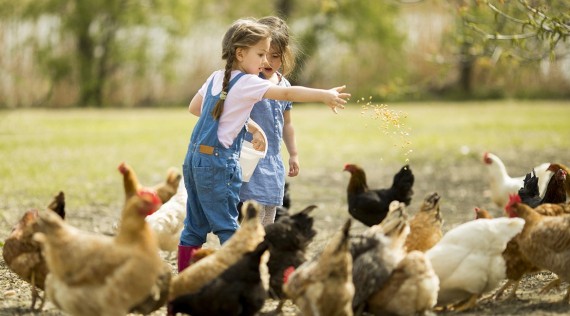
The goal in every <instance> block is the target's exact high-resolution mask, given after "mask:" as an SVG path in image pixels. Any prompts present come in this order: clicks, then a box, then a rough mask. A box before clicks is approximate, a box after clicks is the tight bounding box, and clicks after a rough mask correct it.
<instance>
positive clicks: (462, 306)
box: [452, 294, 479, 312]
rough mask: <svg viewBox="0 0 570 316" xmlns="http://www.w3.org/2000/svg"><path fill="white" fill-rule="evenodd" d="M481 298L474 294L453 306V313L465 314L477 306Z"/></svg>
mask: <svg viewBox="0 0 570 316" xmlns="http://www.w3.org/2000/svg"><path fill="white" fill-rule="evenodd" d="M478 298H479V294H473V295H471V297H469V298H468V299H466V300H464V301H461V302H459V303H457V304H454V305H453V308H452V309H453V311H455V312H463V311H466V310H468V309H470V308H472V307H473V306H475V305H476V304H477V299H478Z"/></svg>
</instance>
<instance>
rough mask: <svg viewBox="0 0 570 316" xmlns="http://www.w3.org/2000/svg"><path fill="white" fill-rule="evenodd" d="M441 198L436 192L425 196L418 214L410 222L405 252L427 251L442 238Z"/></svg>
mask: <svg viewBox="0 0 570 316" xmlns="http://www.w3.org/2000/svg"><path fill="white" fill-rule="evenodd" d="M440 199H441V197H440V196H439V194H437V192H432V193H429V194H427V195H426V197H425V198H424V201H423V203H422V205H421V206H420V210H419V212H418V213H417V214H416V215H414V217H412V219H411V220H410V234H409V235H408V238H407V239H406V250H407V251H408V252H411V251H413V250H419V251H422V252H425V251H427V250H428V249H430V248H431V247H433V246H434V245H435V244H436V243H437V242H438V241H439V240H440V239H441V236H443V232H442V230H441V227H442V225H443V219H442V217H441V213H440V211H439V201H440Z"/></svg>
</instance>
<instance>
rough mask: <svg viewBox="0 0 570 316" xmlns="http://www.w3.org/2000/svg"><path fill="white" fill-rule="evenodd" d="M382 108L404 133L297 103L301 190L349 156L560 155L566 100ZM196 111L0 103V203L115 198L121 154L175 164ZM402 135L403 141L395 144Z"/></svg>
mask: <svg viewBox="0 0 570 316" xmlns="http://www.w3.org/2000/svg"><path fill="white" fill-rule="evenodd" d="M388 108H390V109H392V110H396V111H402V112H405V113H406V114H407V115H406V116H405V117H403V118H401V120H402V123H404V124H405V127H406V129H407V130H408V132H409V135H408V136H406V137H405V138H402V136H401V135H399V134H398V133H397V132H398V131H396V130H392V131H391V132H396V133H395V134H390V133H388V134H386V133H385V129H382V128H381V127H380V126H379V124H380V122H379V121H378V120H374V119H372V118H370V117H367V116H363V115H362V113H361V112H362V109H361V106H360V105H358V104H351V105H349V106H347V108H346V109H345V110H343V111H341V112H340V113H339V114H338V115H335V114H334V113H332V112H331V111H330V110H329V109H328V108H327V107H326V106H323V105H311V106H307V105H296V106H295V107H294V110H293V123H294V126H295V130H296V136H297V142H298V147H299V153H300V158H301V174H300V176H299V177H298V178H295V179H294V181H296V182H297V183H299V184H298V185H297V187H296V188H295V189H296V190H298V189H300V188H299V187H300V186H301V185H300V184H301V183H304V184H305V185H306V188H308V189H307V190H303V191H311V190H314V191H315V192H314V194H313V195H318V194H319V192H320V191H319V190H321V189H319V188H317V187H318V186H322V184H318V185H317V184H315V185H313V184H312V183H310V182H311V181H313V180H314V179H317V178H322V177H323V176H327V177H333V180H334V179H336V181H337V182H338V183H337V184H336V185H339V186H343V185H344V182H345V178H343V173H342V172H341V171H342V167H343V166H344V164H345V163H348V162H351V163H359V164H362V165H364V166H366V167H368V168H372V167H371V166H374V167H375V168H384V167H386V168H389V169H393V170H395V169H396V167H395V166H399V165H401V164H404V163H410V164H412V165H422V164H427V163H432V164H433V163H435V164H437V163H438V161H443V160H445V161H447V162H446V163H454V162H460V161H461V160H463V159H474V157H476V158H477V159H479V157H480V154H481V152H483V151H487V150H488V151H495V152H497V153H499V154H500V153H501V150H502V149H504V148H510V149H512V148H517V149H519V150H520V152H521V154H525V155H529V153H531V154H532V155H536V160H537V162H539V161H540V162H542V161H548V160H558V161H561V162H567V161H568V154H567V153H568V148H570V140H569V137H568V135H570V125H569V124H568V117H570V104H568V102H536V101H533V102H530V101H529V102H515V101H511V102H509V101H507V102H488V103H475V102H473V103H457V104H454V103H421V104H419V103H418V104H388ZM195 121H196V118H194V117H193V116H192V115H190V114H188V112H187V110H186V109H185V108H183V107H181V108H177V109H164V110H163V109H161V110H152V109H145V110H140V109H134V110H63V111H61V110H55V111H47V110H20V111H4V112H0V161H1V162H0V175H1V177H2V186H1V188H0V207H2V209H9V208H15V207H18V208H21V207H27V206H35V207H38V206H41V205H45V203H46V201H47V200H48V199H49V198H50V197H51V196H52V195H53V194H55V193H56V192H57V191H59V190H64V191H65V192H66V193H67V195H68V196H70V201H73V203H75V204H76V205H78V206H85V205H93V204H96V205H113V206H116V205H119V204H120V201H121V200H122V197H123V192H122V187H121V176H120V174H119V173H118V171H117V169H116V167H117V165H118V164H119V163H120V162H121V161H127V162H128V163H130V164H131V165H133V167H134V168H135V169H136V170H137V171H138V173H139V177H140V179H141V181H142V182H143V183H148V184H153V183H157V182H158V181H160V180H162V179H163V177H164V175H165V173H166V170H167V169H168V167H171V166H175V167H178V168H181V164H182V160H183V158H184V154H185V152H186V147H187V145H188V139H189V136H190V133H191V130H192V127H193V125H194V123H195ZM405 141H409V145H407V146H402V144H403V142H405ZM283 149H284V150H285V147H283ZM410 150H411V152H409V151H410ZM285 158H287V156H286V154H285ZM508 158H513V160H514V158H516V157H508ZM527 160H528V159H527ZM285 161H286V159H285ZM390 172H391V171H390ZM312 187H314V189H313V188H312ZM335 190H337V189H336V188H335ZM337 191H342V189H338V190H337ZM339 196H342V194H339Z"/></svg>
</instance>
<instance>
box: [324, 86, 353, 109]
mask: <svg viewBox="0 0 570 316" xmlns="http://www.w3.org/2000/svg"><path fill="white" fill-rule="evenodd" d="M345 88H346V86H340V87H335V88H332V89H330V90H329V92H331V94H330V96H329V97H328V98H327V101H326V102H325V103H326V104H327V105H328V106H329V107H330V108H331V110H333V112H334V113H335V114H338V110H337V108H341V109H344V105H345V104H346V100H347V99H348V98H350V93H341V92H342V91H343V90H344V89H345Z"/></svg>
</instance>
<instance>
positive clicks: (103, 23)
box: [0, 0, 198, 106]
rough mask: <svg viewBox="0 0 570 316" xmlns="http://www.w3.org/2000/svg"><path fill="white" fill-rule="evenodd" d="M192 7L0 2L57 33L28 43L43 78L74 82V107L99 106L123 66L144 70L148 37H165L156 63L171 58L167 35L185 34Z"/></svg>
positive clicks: (106, 0)
mask: <svg viewBox="0 0 570 316" xmlns="http://www.w3.org/2000/svg"><path fill="white" fill-rule="evenodd" d="M196 5H198V4H197V3H196V2H193V1H184V0H175V1H164V0H148V1H142V2H141V1H132V0H119V1H116V0H92V1H82V0H46V1H1V2H0V14H2V15H5V14H7V13H8V12H11V13H12V14H11V18H12V19H14V20H17V21H19V23H24V22H25V21H30V22H31V23H36V24H38V25H39V26H40V27H45V26H46V25H47V26H48V27H50V28H51V29H52V30H53V31H54V32H55V33H56V34H57V35H55V34H53V33H51V34H50V40H48V41H45V40H44V39H42V38H32V41H31V44H32V45H34V46H35V47H36V52H37V55H36V57H37V60H38V62H39V64H40V65H41V66H42V68H43V70H44V73H45V74H46V76H47V77H48V79H49V80H48V81H49V82H50V83H51V84H52V85H57V84H59V83H61V82H63V81H68V82H73V83H77V86H78V90H79V98H78V100H77V103H78V104H79V105H95V106H102V105H105V104H106V103H107V101H106V98H107V96H108V95H109V94H110V93H111V89H112V86H113V80H115V79H114V78H116V76H117V74H120V73H121V72H122V71H125V69H128V68H130V69H131V71H133V72H135V73H137V74H144V73H145V71H146V70H147V65H148V64H149V60H150V59H151V58H150V55H151V54H152V50H151V49H155V50H156V48H153V44H154V42H155V39H154V38H153V37H156V36H160V37H162V38H165V40H164V42H165V44H166V45H165V46H164V47H161V49H163V50H164V53H163V56H165V57H164V58H163V60H162V62H169V61H171V60H172V57H171V54H172V51H173V49H174V45H173V41H172V39H173V38H176V37H178V36H182V35H184V34H186V32H187V31H188V29H189V21H191V19H189V16H190V13H191V11H192V10H193V7H194V6H196ZM152 57H153V58H156V54H154V56H152ZM159 60H160V57H159ZM53 88H54V87H53V86H52V87H51V88H50V91H52V90H53Z"/></svg>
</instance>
